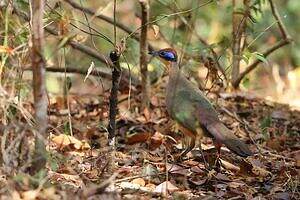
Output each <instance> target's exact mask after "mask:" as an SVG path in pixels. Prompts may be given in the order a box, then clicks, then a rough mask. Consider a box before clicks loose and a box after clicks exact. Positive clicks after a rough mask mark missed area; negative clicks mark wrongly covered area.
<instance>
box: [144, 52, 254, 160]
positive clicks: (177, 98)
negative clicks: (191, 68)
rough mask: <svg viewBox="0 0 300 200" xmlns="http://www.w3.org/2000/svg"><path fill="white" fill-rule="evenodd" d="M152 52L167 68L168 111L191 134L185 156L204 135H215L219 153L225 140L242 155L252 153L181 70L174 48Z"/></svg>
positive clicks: (225, 142) (214, 138) (186, 132)
mask: <svg viewBox="0 0 300 200" xmlns="http://www.w3.org/2000/svg"><path fill="white" fill-rule="evenodd" d="M149 54H151V55H152V56H157V57H158V58H159V59H160V60H161V61H162V62H163V63H164V65H165V67H166V69H167V70H168V74H169V81H168V84H167V87H166V107H167V111H168V114H169V115H170V117H171V118H172V119H173V120H174V121H175V122H177V124H178V125H179V129H180V131H181V132H183V134H184V135H186V136H189V137H191V140H190V144H189V145H188V146H187V148H186V149H185V151H184V152H183V153H182V154H181V155H182V156H184V155H186V154H187V153H188V152H189V151H191V150H192V149H193V148H194V147H195V141H196V139H198V138H201V137H202V136H208V137H211V138H212V139H213V141H214V144H215V147H216V149H217V150H218V153H219V154H220V148H221V145H222V144H224V145H225V146H226V147H227V148H228V149H230V150H231V151H232V152H234V153H235V154H237V155H239V156H242V157H247V156H250V155H252V152H251V151H250V149H249V148H248V146H247V145H246V144H245V143H244V142H242V141H241V140H240V139H239V138H238V137H237V136H235V135H234V134H233V133H232V131H230V130H229V129H228V128H227V127H226V126H225V125H224V124H223V123H222V122H221V121H220V119H219V118H218V114H217V112H216V110H215V109H214V107H213V106H212V104H211V103H210V101H209V100H208V99H207V98H206V96H205V95H204V94H203V93H202V92H201V91H200V90H199V89H198V88H197V87H196V86H195V85H194V84H192V83H191V82H190V81H189V80H188V79H187V78H186V77H185V76H184V74H183V73H182V72H181V70H180V69H179V66H178V64H177V53H176V51H175V50H174V49H171V48H166V49H161V50H159V51H152V52H149ZM200 148H201V147H200Z"/></svg>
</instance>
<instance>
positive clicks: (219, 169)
mask: <svg viewBox="0 0 300 200" xmlns="http://www.w3.org/2000/svg"><path fill="white" fill-rule="evenodd" d="M221 166H222V162H221V158H220V154H218V155H217V157H216V160H215V164H214V169H216V171H217V172H220V171H221Z"/></svg>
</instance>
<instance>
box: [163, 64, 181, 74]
mask: <svg viewBox="0 0 300 200" xmlns="http://www.w3.org/2000/svg"><path fill="white" fill-rule="evenodd" d="M165 66H166V68H167V71H168V74H169V75H171V74H173V73H175V72H177V71H178V70H179V67H178V64H177V63H176V62H167V63H165Z"/></svg>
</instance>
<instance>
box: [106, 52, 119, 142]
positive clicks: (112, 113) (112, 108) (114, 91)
mask: <svg viewBox="0 0 300 200" xmlns="http://www.w3.org/2000/svg"><path fill="white" fill-rule="evenodd" d="M119 58H120V55H119V54H118V53H117V52H116V51H112V52H111V53H110V59H111V61H112V63H113V72H112V88H111V91H110V97H109V125H108V128H107V129H108V133H109V136H108V138H109V139H110V140H112V139H113V138H114V137H115V131H116V115H117V113H118V90H119V81H120V76H121V68H120V63H119Z"/></svg>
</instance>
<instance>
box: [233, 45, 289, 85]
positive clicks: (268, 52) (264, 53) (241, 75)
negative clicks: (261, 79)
mask: <svg viewBox="0 0 300 200" xmlns="http://www.w3.org/2000/svg"><path fill="white" fill-rule="evenodd" d="M291 41H292V40H281V41H279V42H278V43H276V44H275V45H274V46H272V47H270V48H269V49H267V50H265V51H264V52H263V53H262V55H263V56H264V57H267V56H268V55H270V54H271V53H273V52H274V51H276V50H277V49H279V48H281V47H283V46H285V45H287V44H289V43H290V42H291ZM261 62H262V61H261V60H259V59H256V60H255V61H254V62H253V63H252V64H251V65H249V66H248V67H247V68H246V69H245V70H244V71H243V72H241V73H240V75H239V77H238V78H237V79H236V80H235V82H234V83H233V85H239V84H240V82H241V81H242V79H243V78H244V77H245V76H246V75H247V74H249V73H250V72H251V71H252V70H254V69H255V68H256V67H257V65H258V64H259V63H261Z"/></svg>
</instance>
